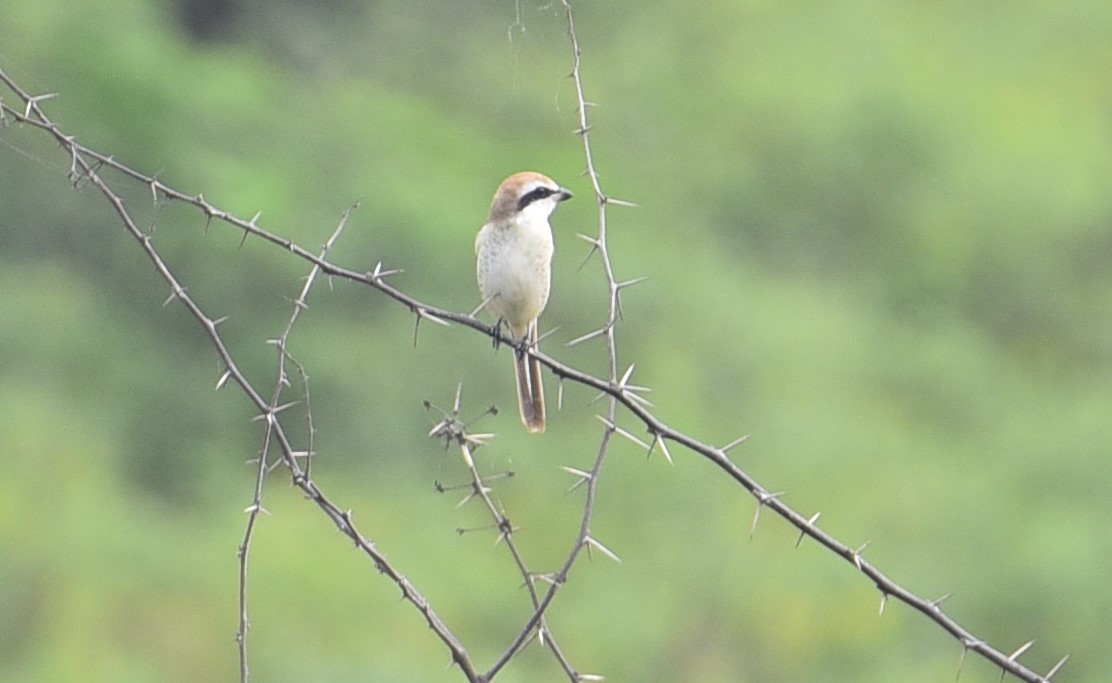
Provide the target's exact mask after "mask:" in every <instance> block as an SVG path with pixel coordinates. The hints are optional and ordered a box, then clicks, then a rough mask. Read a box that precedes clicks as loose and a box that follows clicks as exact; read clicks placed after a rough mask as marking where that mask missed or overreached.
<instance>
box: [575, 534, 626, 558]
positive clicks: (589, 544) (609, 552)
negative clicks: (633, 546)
mask: <svg viewBox="0 0 1112 683" xmlns="http://www.w3.org/2000/svg"><path fill="white" fill-rule="evenodd" d="M583 542H584V543H586V544H587V555H588V557H589V556H590V554H591V548H595V549H596V550H598V551H599V552H600V553H602V554H603V555H606V556H607V557H609V558H610V559H611V560H614V561H615V562H617V563H618V564H621V562H622V558H620V557H618V556H617V555H615V554H614V552H613V551H612V550H610V549H609V548H607V547H606V546H604V545H603V544H601V543H599V542H598V541H596V540H595V539H594V538H593V537H591V536H587V537H586V538H584V539H583Z"/></svg>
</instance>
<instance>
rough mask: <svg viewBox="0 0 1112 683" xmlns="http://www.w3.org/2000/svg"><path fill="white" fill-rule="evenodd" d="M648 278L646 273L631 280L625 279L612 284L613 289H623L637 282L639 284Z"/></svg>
mask: <svg viewBox="0 0 1112 683" xmlns="http://www.w3.org/2000/svg"><path fill="white" fill-rule="evenodd" d="M648 279H649V278H648V276H647V275H645V276H642V277H635V278H633V279H632V280H626V281H625V282H619V283H617V284H616V285H614V289H616V290H623V289H625V288H626V287H632V286H633V285H639V284H641V283H642V282H644V281H645V280H648Z"/></svg>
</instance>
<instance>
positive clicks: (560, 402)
mask: <svg viewBox="0 0 1112 683" xmlns="http://www.w3.org/2000/svg"><path fill="white" fill-rule="evenodd" d="M563 409H564V378H563V377H561V378H560V382H559V384H558V385H557V386H556V410H563Z"/></svg>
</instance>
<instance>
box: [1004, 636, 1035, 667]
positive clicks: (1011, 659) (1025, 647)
mask: <svg viewBox="0 0 1112 683" xmlns="http://www.w3.org/2000/svg"><path fill="white" fill-rule="evenodd" d="M1034 644H1035V641H1034V640H1029V641H1027V642H1026V643H1024V644H1023V645H1021V646H1020V647H1019V649H1018V650H1016V651H1015V652H1013V653H1012V654H1011V656H1010V657H1008V661H1009V662H1014V661H1015V658H1016V657H1018V656H1020V655H1021V654H1023V653H1024V652H1027V650H1028V648H1030V647H1031V646H1032V645H1034Z"/></svg>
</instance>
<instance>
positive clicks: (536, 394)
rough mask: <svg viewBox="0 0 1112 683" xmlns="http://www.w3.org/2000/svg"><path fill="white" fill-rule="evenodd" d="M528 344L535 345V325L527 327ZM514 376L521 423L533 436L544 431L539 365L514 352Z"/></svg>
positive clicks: (542, 395) (542, 387)
mask: <svg viewBox="0 0 1112 683" xmlns="http://www.w3.org/2000/svg"><path fill="white" fill-rule="evenodd" d="M529 343H530V344H533V345H536V343H537V324H536V323H533V324H532V325H530V326H529ZM514 376H515V377H516V378H517V403H518V406H519V407H520V408H521V421H522V422H523V423H525V428H526V429H528V430H529V431H530V432H532V433H534V434H538V433H540V432H543V431H544V385H543V384H542V383H541V364H540V361H538V360H537V359H536V358H531V357H529V356H527V355H525V354H523V353H519V352H516V351H515V352H514Z"/></svg>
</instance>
